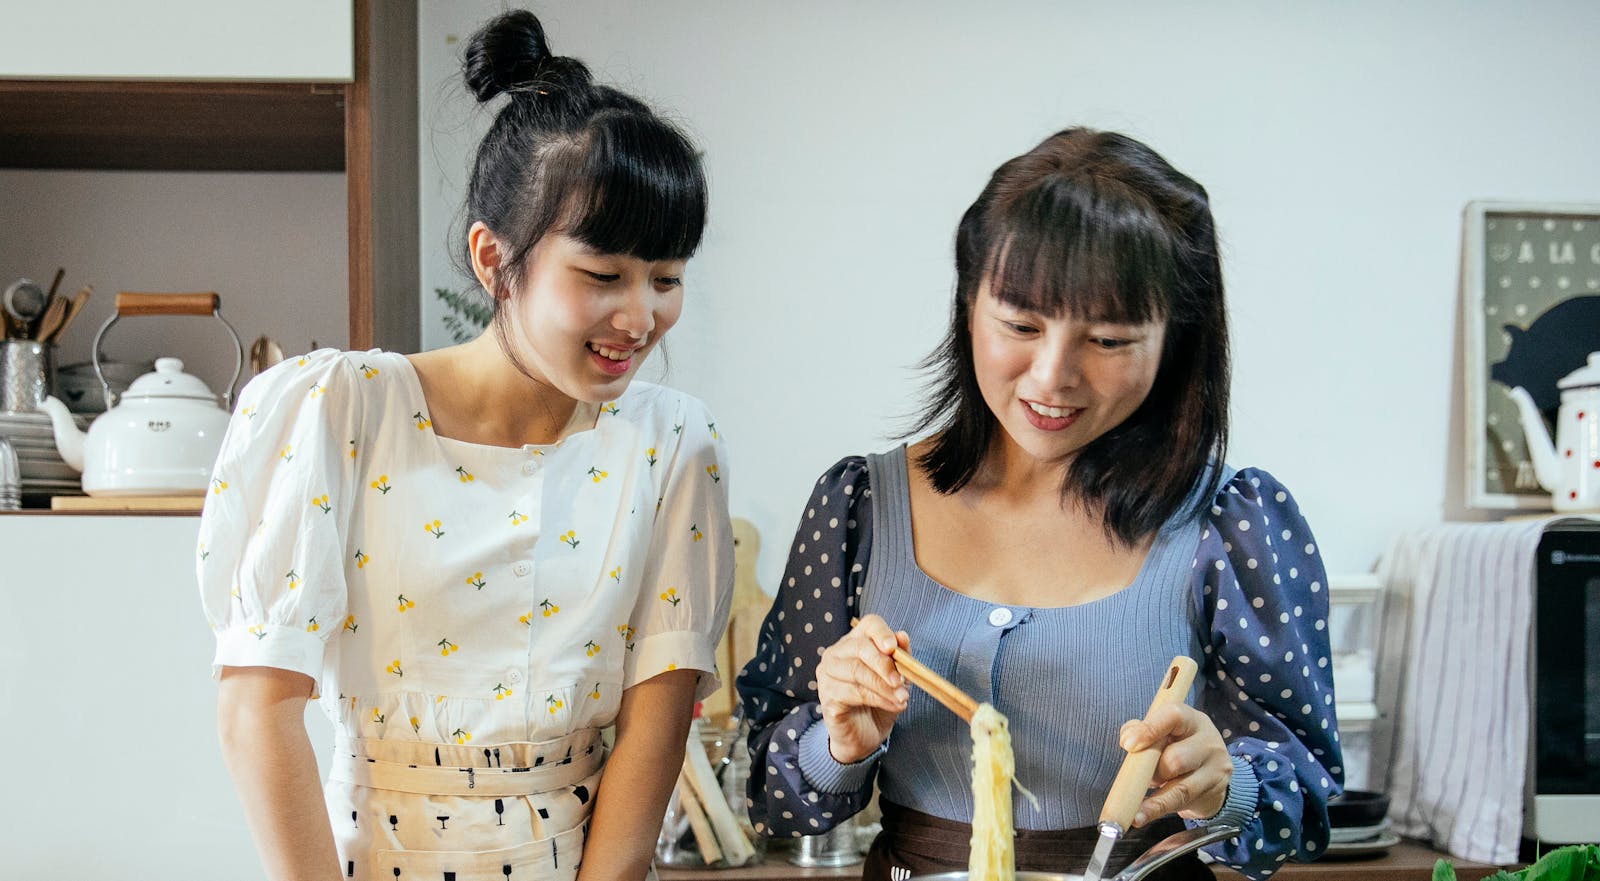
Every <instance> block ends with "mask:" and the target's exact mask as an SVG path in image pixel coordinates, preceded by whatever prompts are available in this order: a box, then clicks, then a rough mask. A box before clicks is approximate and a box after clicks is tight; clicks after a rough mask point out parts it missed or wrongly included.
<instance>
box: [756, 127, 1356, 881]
mask: <svg viewBox="0 0 1600 881" xmlns="http://www.w3.org/2000/svg"><path fill="white" fill-rule="evenodd" d="M956 274H957V282H956V292H955V303H954V310H953V313H952V317H951V323H950V329H949V334H948V336H947V337H946V339H945V341H944V344H943V346H942V347H941V348H940V349H939V350H938V351H937V352H936V353H935V354H934V355H933V356H932V357H931V358H930V360H929V364H930V366H931V367H933V368H935V369H936V370H937V371H938V377H939V383H938V385H937V386H936V388H935V391H934V394H933V396H932V399H931V400H930V401H928V402H927V407H926V409H925V411H924V412H925V414H926V415H925V419H924V421H923V426H922V427H923V430H924V431H926V432H927V436H926V437H925V438H924V439H922V440H920V441H918V442H916V443H914V444H912V445H911V446H910V447H909V448H907V447H900V448H897V449H894V450H891V451H890V452H888V453H886V454H882V455H870V456H867V457H865V458H862V457H859V456H855V457H850V458H846V459H844V460H842V461H841V462H839V463H838V464H837V465H835V466H834V467H833V468H831V469H829V470H828V472H827V473H825V474H824V475H822V478H821V479H820V480H819V481H818V482H817V486H816V488H815V490H814V491H813V493H812V497H811V500H810V502H809V503H808V504H807V506H806V510H805V514H804V516H803V517H802V519H801V523H800V529H799V533H798V535H797V536H796V538H795V544H794V547H793V551H792V553H791V556H790V559H789V566H788V571H787V573H786V575H785V578H784V581H783V583H782V584H781V585H780V589H779V593H778V597H777V600H776V602H775V603H774V604H773V608H772V612H771V613H770V614H769V615H768V617H767V621H766V624H765V626H764V631H763V641H762V644H761V646H760V650H759V652H758V653H757V655H756V657H755V659H754V660H753V661H751V663H750V664H749V665H748V666H747V667H745V669H744V672H743V674H742V675H741V677H740V680H739V687H740V691H741V693H742V694H743V699H744V706H745V709H746V711H747V713H748V715H749V717H750V718H751V719H752V721H753V724H754V729H753V732H752V735H751V741H750V746H751V750H752V754H753V763H752V767H753V769H754V771H753V775H752V780H751V785H750V794H751V798H752V807H751V813H752V816H753V818H754V820H755V821H756V823H757V825H758V826H759V827H760V828H762V829H764V830H765V831H767V832H769V833H771V834H774V835H785V836H791V835H792V836H798V835H809V834H814V833H817V832H819V831H821V830H824V829H827V828H829V827H831V826H833V825H834V824H836V823H838V822H840V821H842V820H844V819H845V818H847V817H849V816H851V815H852V814H854V813H856V812H857V811H859V810H860V809H861V808H862V806H863V805H864V804H865V803H866V801H867V800H868V798H869V797H870V795H871V791H872V782H873V778H874V777H876V779H877V784H878V787H879V790H880V794H881V799H880V803H881V806H882V808H883V814H884V820H883V827H884V831H883V834H882V835H881V836H880V837H879V838H878V840H877V842H876V844H875V845H874V847H873V851H872V853H871V855H870V856H869V857H868V861H867V866H866V871H865V877H866V878H867V879H868V881H877V879H888V878H891V877H893V876H895V875H900V876H901V877H903V875H901V872H900V871H896V870H909V872H910V874H912V875H918V874H923V873H930V872H937V871H945V870H951V869H960V868H964V867H965V866H966V862H967V852H968V841H969V837H970V827H968V826H967V825H966V823H967V822H969V821H970V818H971V816H972V795H971V786H970V779H971V759H970V752H971V738H970V737H969V735H968V732H967V731H966V728H965V723H963V722H962V721H961V720H960V719H958V718H957V717H956V716H955V715H953V714H952V713H950V712H949V711H948V710H946V709H944V708H943V707H942V706H940V705H939V704H937V703H935V702H934V701H933V700H932V699H931V698H930V697H928V696H927V695H926V694H923V693H921V692H920V691H918V690H915V689H909V688H908V686H907V684H906V683H905V682H904V680H902V679H901V677H900V676H899V674H898V673H897V671H896V668H895V665H894V663H893V661H892V659H891V654H892V652H893V651H894V648H895V646H896V645H897V644H898V645H901V646H909V648H910V650H911V651H912V652H913V653H914V654H915V655H916V657H917V658H919V659H920V660H922V661H923V662H924V663H926V664H927V665H928V666H929V667H932V668H933V669H934V670H935V671H936V672H938V673H940V674H942V675H944V676H945V677H947V678H948V679H950V680H951V681H952V682H954V683H955V684H956V685H957V686H959V687H960V688H962V689H963V690H964V691H966V692H967V693H968V694H971V695H973V696H974V697H976V698H977V699H979V700H982V701H987V702H989V703H992V704H994V705H995V706H996V707H997V708H998V709H999V710H1000V711H1001V712H1002V713H1004V714H1006V715H1007V716H1008V717H1009V718H1010V723H1011V735H1012V739H1013V744H1014V748H1015V752H1016V767H1017V778H1018V780H1019V781H1020V782H1021V783H1022V784H1023V785H1025V786H1027V787H1028V788H1029V789H1030V790H1032V791H1033V792H1034V793H1035V794H1036V795H1038V797H1039V799H1040V807H1039V809H1038V810H1037V811H1036V810H1035V809H1034V808H1033V807H1032V806H1031V805H1030V804H1028V803H1027V802H1025V801H1021V800H1018V801H1017V802H1016V804H1015V805H1014V815H1015V818H1016V825H1017V827H1018V829H1019V830H1021V831H1020V832H1019V834H1018V836H1017V840H1016V848H1017V853H1016V864H1017V867H1018V868H1019V869H1040V870H1051V871H1082V870H1083V868H1084V865H1085V864H1086V863H1087V861H1088V857H1089V854H1090V851H1091V850H1092V849H1093V846H1094V843H1095V839H1096V831H1095V829H1094V823H1095V821H1096V819H1097V818H1098V815H1099V810H1100V807H1101V803H1102V801H1103V800H1104V798H1105V795H1106V792H1107V790H1108V789H1109V788H1110V785H1111V781H1112V778H1113V777H1114V776H1115V774H1116V771H1117V768H1118V766H1119V765H1120V763H1121V760H1122V758H1123V756H1124V750H1125V749H1135V748H1143V747H1145V746H1147V745H1153V744H1159V745H1161V747H1162V753H1161V761H1160V765H1159V767H1158V770H1157V774H1156V777H1157V780H1156V782H1157V783H1158V784H1159V788H1158V789H1157V790H1156V791H1155V792H1154V793H1153V794H1151V795H1150V796H1149V797H1148V798H1147V799H1146V800H1145V802H1144V803H1143V805H1142V806H1141V808H1140V815H1139V817H1138V818H1137V820H1136V825H1137V826H1139V827H1141V828H1140V830H1139V831H1138V832H1136V833H1135V834H1133V835H1131V836H1129V837H1128V838H1127V839H1125V840H1124V842H1123V843H1122V844H1121V845H1120V846H1119V847H1118V849H1117V851H1116V852H1115V854H1114V856H1113V860H1112V863H1111V866H1110V868H1111V869H1112V870H1116V869H1118V868H1119V867H1120V866H1121V865H1124V864H1126V863H1127V862H1128V861H1129V860H1130V859H1131V858H1132V856H1134V855H1136V854H1137V853H1138V852H1140V851H1142V850H1143V849H1145V848H1146V847H1148V846H1149V845H1150V844H1151V843H1153V841H1154V840H1155V839H1157V838H1159V837H1161V836H1164V835H1165V834H1167V833H1169V832H1171V831H1172V828H1171V827H1172V826H1175V825H1177V820H1175V819H1172V818H1170V817H1168V818H1167V819H1164V820H1158V818H1162V817H1166V815H1170V814H1174V813H1175V814H1177V815H1178V816H1179V817H1181V818H1183V819H1184V820H1187V821H1188V822H1190V823H1191V824H1192V823H1206V822H1215V821H1218V820H1225V821H1228V822H1231V823H1237V824H1239V825H1241V826H1243V828H1244V833H1243V834H1242V835H1241V836H1239V837H1238V838H1236V839H1234V840H1232V841H1229V842H1224V843H1220V844H1217V845H1213V846H1211V847H1210V848H1209V849H1208V850H1209V853H1210V854H1211V856H1213V857H1215V858H1216V859H1217V860H1220V861H1221V862H1224V863H1226V864H1228V865H1231V866H1235V867H1238V868H1240V869H1241V870H1243V871H1244V872H1245V873H1246V874H1247V875H1249V876H1251V877H1262V876H1264V875H1266V874H1269V873H1270V872H1271V871H1272V869H1273V868H1274V867H1276V866H1277V865H1278V864H1279V863H1281V862H1282V861H1284V860H1286V859H1289V858H1298V859H1313V858H1315V857H1316V856H1318V854H1319V853H1320V851H1321V849H1322V847H1323V846H1324V845H1325V844H1326V842H1327V837H1328V824H1327V814H1326V803H1327V800H1328V798H1329V797H1330V796H1332V795H1334V794H1336V793H1337V792H1338V791H1339V786H1340V781H1341V770H1340V767H1339V765H1340V752H1339V744H1338V734H1337V732H1336V730H1335V727H1334V717H1333V706H1332V704H1333V691H1332V671H1331V670H1330V669H1329V667H1328V664H1329V647H1328V638H1327V633H1326V630H1325V622H1326V618H1327V592H1326V590H1325V589H1324V586H1325V584H1326V579H1325V577H1324V575H1323V572H1322V565H1321V562H1320V560H1319V558H1318V557H1317V554H1316V547H1315V543H1314V542H1313V540H1312V537H1311V532H1310V529H1309V528H1308V527H1307V525H1306V522H1305V520H1304V519H1303V518H1302V517H1301V515H1300V513H1299V509H1298V506H1296V504H1295V502H1294V500H1293V499H1291V498H1290V496H1289V494H1288V491H1287V490H1286V489H1284V488H1283V487H1282V486H1281V485H1280V484H1279V483H1278V482H1277V481H1276V480H1275V479H1273V477H1272V476H1271V475H1269V474H1267V473H1266V472H1264V471H1260V470H1257V469H1245V470H1239V471H1235V470H1234V469H1232V468H1228V467H1225V466H1223V465H1222V464H1221V463H1222V461H1223V453H1224V449H1225V446H1226V443H1225V442H1226V436H1227V407H1228V356H1227V339H1228V337H1227V325H1226V319H1225V315H1226V310H1225V308H1224V303H1223V293H1222V278H1221V270H1220V264H1219V261H1218V258H1217V244H1216V234H1215V231H1214V228H1213V222H1212V218H1211V211H1210V208H1209V205H1208V200H1207V197H1206V193H1205V190H1204V189H1203V188H1202V187H1201V186H1200V185H1199V184H1197V183H1195V182H1194V181H1192V180H1190V179H1189V178H1188V177H1185V176H1184V175H1182V174H1180V173H1179V172H1177V171H1176V170H1174V169H1173V168H1172V167H1171V166H1170V165H1169V164H1167V162H1166V161H1165V160H1163V159H1162V158H1161V157H1160V156H1158V155H1157V154H1156V153H1155V152H1153V151H1152V150H1150V148H1148V147H1146V146H1145V145H1143V144H1141V143H1139V142H1137V141H1135V140H1132V139H1131V138H1128V137H1125V136H1122V135H1118V134H1112V133H1104V132H1095V131H1088V130H1084V129H1069V130H1067V131H1063V132H1060V133H1058V134H1056V135H1054V136H1052V137H1050V138H1048V139H1046V140H1045V141H1044V142H1043V143H1041V144H1040V145H1039V146H1037V147H1036V148H1034V149H1033V150H1031V151H1030V152H1028V153H1026V154H1024V155H1022V156H1019V157H1017V158H1015V159H1013V160H1011V161H1009V162H1007V163H1005V164H1004V165H1002V166H1001V167H1000V168H999V170H997V171H996V172H995V173H994V175H993V177H992V178H991V179H990V181H989V184H988V186H987V187H986V188H985V190H984V191H983V193H982V195H980V196H979V197H978V200H977V201H976V202H975V203H974V204H973V205H972V207H971V208H970V209H968V211H967V212H966V215H965V216H964V217H963V218H962V220H961V225H960V228H959V231H958V233H957V238H956ZM858 618H859V619H860V623H859V624H858V625H856V626H854V627H852V626H851V622H852V621H854V620H856V619H858ZM1180 654H1183V655H1189V656H1192V657H1194V658H1195V659H1197V660H1199V661H1200V662H1201V666H1202V670H1203V674H1202V675H1203V684H1197V686H1196V695H1195V698H1196V705H1195V706H1192V707H1191V706H1180V707H1170V708H1166V709H1163V710H1161V711H1158V712H1156V713H1154V714H1152V716H1151V718H1150V719H1149V720H1148V721H1149V724H1148V725H1145V724H1142V723H1138V722H1133V721H1130V720H1137V719H1140V718H1141V717H1143V716H1144V713H1145V710H1146V708H1147V706H1148V704H1149V701H1150V697H1151V695H1152V694H1153V693H1154V691H1155V689H1156V687H1157V685H1158V684H1159V682H1160V680H1161V675H1162V673H1163V672H1164V671H1165V670H1166V667H1167V664H1168V662H1169V661H1170V660H1171V658H1172V657H1173V656H1174V655H1180ZM1209 876H1210V871H1209V870H1208V869H1206V868H1205V867H1204V866H1203V865H1202V864H1201V863H1200V862H1199V860H1198V859H1190V860H1188V861H1187V862H1186V863H1183V864H1173V867H1172V868H1170V869H1168V870H1166V874H1163V875H1161V876H1160V877H1167V878H1194V877H1209Z"/></svg>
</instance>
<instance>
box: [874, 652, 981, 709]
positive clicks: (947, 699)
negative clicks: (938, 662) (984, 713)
mask: <svg viewBox="0 0 1600 881" xmlns="http://www.w3.org/2000/svg"><path fill="white" fill-rule="evenodd" d="M894 663H895V666H896V667H899V668H900V675H901V676H904V677H905V678H906V679H907V680H908V681H910V682H911V683H912V684H913V685H915V686H917V687H918V688H920V689H922V690H923V691H926V692H927V693H928V694H929V695H930V696H931V697H932V698H933V699H934V700H936V701H938V702H939V703H941V704H944V705H945V706H946V707H948V708H949V710H950V712H952V713H955V714H956V715H957V716H960V717H961V718H962V719H964V720H966V721H967V722H971V721H972V714H973V713H976V712H977V711H978V702H977V701H975V700H973V699H972V696H971V695H969V694H967V693H966V692H964V691H962V690H961V689H959V688H956V687H955V686H954V685H951V684H950V681H949V680H948V679H945V678H944V677H943V676H940V675H939V674H938V673H935V672H933V671H932V670H929V669H928V668H927V667H926V666H924V665H923V663H922V662H921V661H919V660H917V659H916V658H913V657H912V656H911V653H910V652H908V651H906V650H905V649H902V648H896V649H895V650H894Z"/></svg>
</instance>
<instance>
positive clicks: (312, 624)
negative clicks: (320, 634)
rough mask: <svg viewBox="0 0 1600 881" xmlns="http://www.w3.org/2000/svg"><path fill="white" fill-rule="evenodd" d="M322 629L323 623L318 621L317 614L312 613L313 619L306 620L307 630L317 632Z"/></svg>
mask: <svg viewBox="0 0 1600 881" xmlns="http://www.w3.org/2000/svg"><path fill="white" fill-rule="evenodd" d="M321 629H322V625H321V624H318V623H317V616H315V615H312V616H311V620H310V621H307V622H306V632H307V633H316V632H317V631H318V630H321Z"/></svg>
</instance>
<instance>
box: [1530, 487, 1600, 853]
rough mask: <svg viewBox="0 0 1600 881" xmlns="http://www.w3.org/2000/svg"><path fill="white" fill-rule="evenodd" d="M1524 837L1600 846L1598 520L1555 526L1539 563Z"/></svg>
mask: <svg viewBox="0 0 1600 881" xmlns="http://www.w3.org/2000/svg"><path fill="white" fill-rule="evenodd" d="M1531 660H1532V663H1531V664H1530V665H1529V676H1530V680H1531V691H1532V693H1531V697H1532V701H1531V702H1530V708H1531V710H1532V723H1533V728H1532V731H1531V732H1530V736H1529V738H1528V751H1529V762H1528V787H1527V799H1526V811H1525V814H1524V820H1523V834H1525V835H1527V836H1528V837H1530V838H1535V839H1539V840H1541V841H1543V842H1546V843H1550V844H1589V843H1593V842H1596V841H1600V520H1597V519H1593V518H1590V519H1579V518H1567V519H1562V520H1557V521H1554V522H1552V523H1551V524H1550V525H1549V526H1547V527H1546V528H1545V532H1544V535H1543V536H1542V537H1541V538H1540V539H1539V550H1538V553H1537V555H1536V557H1535V562H1534V623H1533V652H1532V659H1531Z"/></svg>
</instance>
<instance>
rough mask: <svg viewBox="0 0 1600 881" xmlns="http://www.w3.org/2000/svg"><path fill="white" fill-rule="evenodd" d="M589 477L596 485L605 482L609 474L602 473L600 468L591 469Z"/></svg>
mask: <svg viewBox="0 0 1600 881" xmlns="http://www.w3.org/2000/svg"><path fill="white" fill-rule="evenodd" d="M589 476H590V477H591V478H593V479H594V482H595V483H599V482H600V481H602V480H605V479H606V477H607V476H608V474H607V473H606V472H604V471H601V470H600V469H599V468H590V469H589Z"/></svg>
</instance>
